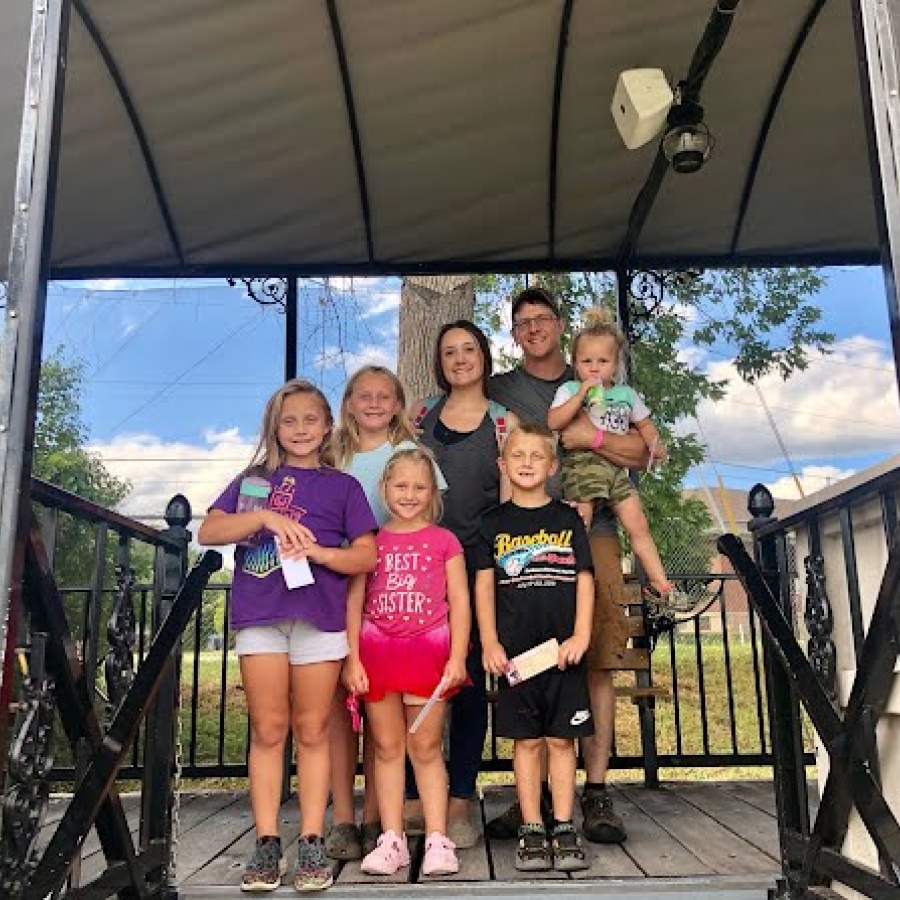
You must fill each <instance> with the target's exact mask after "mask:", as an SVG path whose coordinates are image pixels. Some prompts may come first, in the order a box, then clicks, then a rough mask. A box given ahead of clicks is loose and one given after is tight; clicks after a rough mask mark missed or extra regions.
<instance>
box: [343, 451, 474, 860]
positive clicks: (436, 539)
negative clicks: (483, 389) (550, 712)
mask: <svg viewBox="0 0 900 900" xmlns="http://www.w3.org/2000/svg"><path fill="white" fill-rule="evenodd" d="M381 490H382V498H383V500H384V503H385V506H386V507H387V509H388V511H389V513H390V518H389V519H388V521H387V522H386V523H385V525H384V527H383V528H382V529H381V531H380V532H379V533H378V536H377V538H376V540H377V545H378V562H377V565H376V568H375V571H374V572H373V573H372V575H371V576H370V577H369V578H368V579H367V580H366V579H364V578H356V579H354V581H353V584H352V586H351V590H350V597H349V601H348V620H347V635H348V638H349V641H350V655H349V657H348V658H347V662H346V664H345V666H344V684H345V685H346V686H347V689H348V690H349V691H351V692H353V693H356V694H359V695H361V696H362V697H363V699H364V700H365V701H366V716H367V727H368V729H369V731H370V734H371V737H372V741H373V743H374V747H375V781H376V785H377V790H378V808H379V813H380V815H381V822H382V827H383V828H384V831H383V833H382V834H381V836H380V837H379V838H378V844H377V846H376V847H375V849H374V850H373V851H372V852H371V853H369V854H368V855H367V856H366V857H365V858H364V859H363V862H362V871H363V872H365V873H367V874H371V875H392V874H394V873H395V872H396V871H397V870H398V869H400V868H401V867H403V866H407V865H409V849H408V847H407V843H406V836H405V835H404V834H403V795H404V759H405V755H406V753H408V754H409V757H410V760H411V761H412V765H413V769H414V771H415V776H416V782H417V784H418V787H419V793H420V796H421V799H422V808H423V813H424V817H425V832H426V841H425V856H424V858H423V860H422V874H423V875H446V874H451V873H453V872H457V871H458V870H459V861H458V859H457V857H456V853H455V849H456V848H455V845H454V844H453V842H452V841H450V840H449V838H447V837H446V830H447V799H448V795H447V770H446V767H445V765H444V758H443V755H442V753H441V735H442V732H443V721H444V707H445V703H444V702H443V699H444V698H446V697H447V696H448V695H449V694H452V693H454V689H455V688H457V687H459V686H460V685H462V684H463V683H464V682H465V681H466V678H467V675H466V652H467V649H468V642H469V625H470V611H469V593H468V586H467V579H466V568H465V561H464V558H463V552H462V547H461V545H460V543H459V541H458V540H457V539H456V537H455V536H454V535H453V534H452V532H450V531H447V530H446V529H444V528H440V527H439V526H437V525H435V524H434V523H435V521H436V520H437V519H438V518H439V517H440V512H441V498H440V493H439V491H438V486H437V482H436V477H435V466H434V459H433V458H432V456H431V454H430V453H428V452H427V451H425V450H423V449H418V448H417V449H409V450H398V451H397V452H396V453H395V454H394V455H393V456H392V457H391V458H390V460H389V461H388V463H387V465H386V466H385V470H384V476H383V478H382V482H381ZM436 692H437V693H439V694H440V698H441V699H440V700H439V701H438V702H437V703H436V704H435V705H434V708H433V709H431V710H430V711H429V712H428V713H427V715H425V717H424V719H423V720H422V721H421V722H420V723H419V725H418V728H417V729H416V730H415V732H414V733H412V732H411V733H409V735H408V736H407V729H408V728H409V727H410V724H411V723H412V722H413V721H414V720H415V719H416V718H417V716H418V714H419V712H420V711H421V707H422V706H423V705H424V704H425V703H426V702H427V701H428V699H429V697H431V696H432V695H433V694H435V693H436Z"/></svg>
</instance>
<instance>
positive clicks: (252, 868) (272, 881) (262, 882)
mask: <svg viewBox="0 0 900 900" xmlns="http://www.w3.org/2000/svg"><path fill="white" fill-rule="evenodd" d="M285 872H287V860H286V859H285V858H284V856H282V854H281V841H280V840H279V838H277V837H262V838H257V840H256V846H255V847H254V848H253V853H252V854H250V859H248V860H247V863H246V865H245V866H244V874H243V875H242V876H241V890H242V891H248V892H252V891H274V890H275V889H276V888H277V887H280V885H281V878H282V876H283V875H284V873H285Z"/></svg>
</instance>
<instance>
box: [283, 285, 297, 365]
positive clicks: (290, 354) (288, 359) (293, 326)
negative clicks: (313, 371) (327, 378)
mask: <svg viewBox="0 0 900 900" xmlns="http://www.w3.org/2000/svg"><path fill="white" fill-rule="evenodd" d="M285 280H286V281H287V293H286V295H285V298H284V380H285V381H290V380H291V379H292V378H296V377H297V276H296V275H286V276H285Z"/></svg>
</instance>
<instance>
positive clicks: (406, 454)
mask: <svg viewBox="0 0 900 900" xmlns="http://www.w3.org/2000/svg"><path fill="white" fill-rule="evenodd" d="M402 462H417V463H420V464H421V465H423V466H425V468H426V469H427V470H428V477H429V478H430V479H431V501H430V502H429V504H428V509H427V511H426V513H425V516H426V518H427V519H428V521H429V522H437V521H439V520H440V518H441V516H442V515H443V514H444V501H443V500H442V499H441V492H440V491H439V490H438V485H437V476H436V475H435V466H437V463H436V462H435V459H434V456H432V454H431V451H430V450H426V449H425V448H424V447H410V448H409V449H408V450H407V449H404V450H398V451H397V452H396V453H394V454H393V456H391V458H390V459H389V460H388V461H387V463H386V464H385V466H384V472H382V474H381V480H380V481H379V482H378V491H379V493H380V494H381V502H382V503H384V505H385V508H386V509H387V510H388V511H390V507H389V506H388V504H387V497H386V495H385V489H384V488H385V485H386V484H387V483H388V482H389V481H390V480H391V475H392V474H393V472H394V469H395V468H396V467H397V466H398V465H399V464H400V463H402ZM391 515H393V513H391Z"/></svg>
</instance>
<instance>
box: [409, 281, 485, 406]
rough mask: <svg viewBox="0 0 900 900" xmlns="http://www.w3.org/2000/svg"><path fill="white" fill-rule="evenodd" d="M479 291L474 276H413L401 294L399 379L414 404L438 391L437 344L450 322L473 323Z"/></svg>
mask: <svg viewBox="0 0 900 900" xmlns="http://www.w3.org/2000/svg"><path fill="white" fill-rule="evenodd" d="M474 314H475V290H474V282H473V280H472V276H471V275H421V276H419V275H413V276H410V277H407V278H404V279H403V286H402V288H401V293H400V338H399V341H398V344H397V375H398V377H399V378H400V381H401V382H402V383H403V386H404V387H405V388H406V396H407V398H408V400H409V401H410V402H412V401H413V400H420V399H422V398H423V397H427V396H429V395H430V394H433V393H435V392H436V391H437V383H436V382H435V380H434V371H433V368H434V366H433V361H434V344H435V341H436V339H437V334H438V331H440V329H441V326H442V325H445V324H446V323H447V322H455V321H456V320H457V319H469V320H471V319H472V317H473V316H474Z"/></svg>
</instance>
